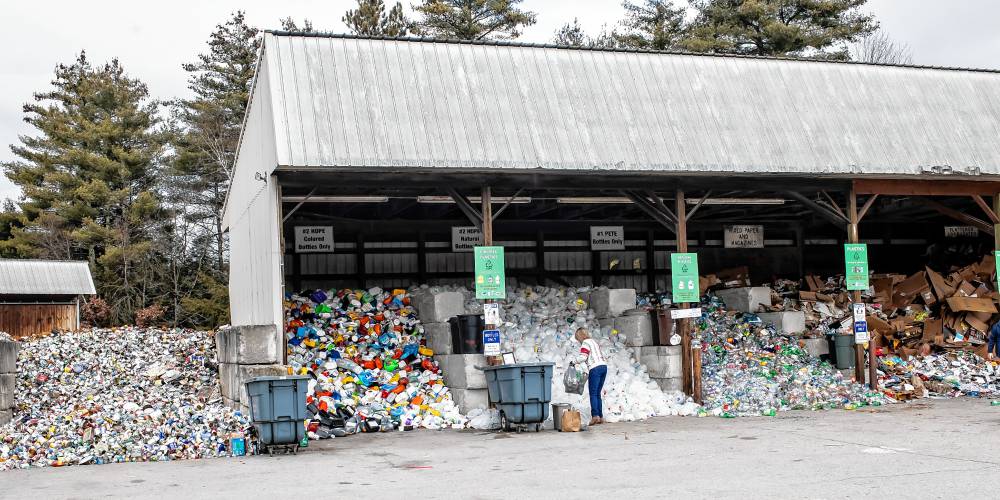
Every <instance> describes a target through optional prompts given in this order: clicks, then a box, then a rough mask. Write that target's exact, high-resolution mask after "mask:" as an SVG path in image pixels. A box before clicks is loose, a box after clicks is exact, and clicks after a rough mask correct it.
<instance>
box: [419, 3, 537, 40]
mask: <svg viewBox="0 0 1000 500" xmlns="http://www.w3.org/2000/svg"><path fill="white" fill-rule="evenodd" d="M521 1H522V0H424V2H423V3H422V4H420V5H418V6H417V7H416V11H417V12H419V13H420V14H422V15H423V16H424V17H423V19H421V20H420V21H419V22H418V27H419V28H420V31H421V32H422V33H426V34H428V35H430V36H435V37H440V38H457V39H460V40H490V39H493V40H497V39H500V40H503V39H513V38H517V37H519V36H521V31H520V30H521V28H522V27H525V26H531V25H533V24H535V18H536V15H535V13H534V12H531V11H525V10H521V9H518V8H517V5H518V4H520V3H521Z"/></svg>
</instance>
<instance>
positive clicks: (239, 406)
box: [222, 397, 250, 415]
mask: <svg viewBox="0 0 1000 500" xmlns="http://www.w3.org/2000/svg"><path fill="white" fill-rule="evenodd" d="M222 404H223V405H225V406H227V407H229V408H232V409H234V410H237V411H239V412H241V413H243V414H244V415H250V404H249V403H246V404H244V403H241V402H239V401H236V400H233V399H229V398H226V397H223V398H222Z"/></svg>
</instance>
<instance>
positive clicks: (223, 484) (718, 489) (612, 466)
mask: <svg viewBox="0 0 1000 500" xmlns="http://www.w3.org/2000/svg"><path fill="white" fill-rule="evenodd" d="M998 472H1000V407H991V406H990V404H989V401H988V400H975V399H957V400H933V401H932V400H923V401H920V402H915V403H909V404H898V405H892V406H889V407H884V408H882V409H871V410H865V411H844V410H831V411H824V412H788V413H784V414H780V415H779V416H778V417H774V418H767V417H760V418H739V419H720V418H679V417H674V418H656V419H651V420H648V421H646V422H637V423H619V424H606V425H603V426H598V427H595V428H593V429H591V430H590V431H588V432H581V433H576V434H560V433H557V432H553V431H543V432H542V433H539V434H535V433H524V434H498V433H493V432H478V431H461V432H459V431H441V432H433V431H415V432H409V433H399V432H395V433H388V434H377V435H361V436H352V437H349V438H341V439H334V440H331V441H324V442H323V443H321V444H320V445H319V446H317V445H316V444H314V445H313V446H311V447H310V448H309V449H308V450H306V451H303V452H300V453H299V455H297V456H276V457H273V458H272V457H267V456H257V457H247V458H244V459H214V460H199V461H178V462H170V463H146V464H113V465H100V466H78V467H67V468H60V469H35V470H18V471H9V472H2V473H0V497H2V498H19V499H20V498H139V497H143V498H145V497H156V498H184V499H193V498H208V497H211V498H244V499H245V498H301V499H308V498H331V499H332V498H363V499H388V498H504V499H506V498H518V497H520V498H544V499H556V498H614V499H627V498H668V497H669V498H877V497H881V498H949V499H950V498H996V496H994V495H996V494H997V493H996V492H997V491H1000V473H998Z"/></svg>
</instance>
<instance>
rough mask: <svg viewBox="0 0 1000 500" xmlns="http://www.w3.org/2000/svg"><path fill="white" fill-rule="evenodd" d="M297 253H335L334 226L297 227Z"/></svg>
mask: <svg viewBox="0 0 1000 500" xmlns="http://www.w3.org/2000/svg"><path fill="white" fill-rule="evenodd" d="M295 253H333V226H295Z"/></svg>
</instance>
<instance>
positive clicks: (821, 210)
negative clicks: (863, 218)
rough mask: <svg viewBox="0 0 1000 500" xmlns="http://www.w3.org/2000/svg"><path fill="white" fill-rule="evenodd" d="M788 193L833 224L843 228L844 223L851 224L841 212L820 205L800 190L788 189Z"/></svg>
mask: <svg viewBox="0 0 1000 500" xmlns="http://www.w3.org/2000/svg"><path fill="white" fill-rule="evenodd" d="M786 194H787V195H788V196H790V197H792V198H795V199H796V200H798V201H799V202H801V203H802V204H803V205H805V206H807V207H809V208H810V209H812V211H813V212H816V213H817V214H819V215H820V216H822V217H823V218H824V219H826V220H827V221H829V222H830V223H831V224H833V225H834V226H837V227H838V228H840V229H842V230H843V229H844V224H850V222H851V221H850V220H848V219H847V218H846V217H841V216H840V214H838V213H837V212H834V211H833V210H830V209H829V208H826V207H824V206H823V205H820V204H819V203H816V202H815V201H813V200H810V199H809V197H807V196H805V195H804V194H802V193H799V192H796V191H787V192H786Z"/></svg>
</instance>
